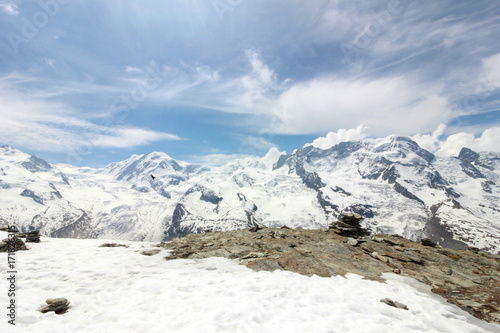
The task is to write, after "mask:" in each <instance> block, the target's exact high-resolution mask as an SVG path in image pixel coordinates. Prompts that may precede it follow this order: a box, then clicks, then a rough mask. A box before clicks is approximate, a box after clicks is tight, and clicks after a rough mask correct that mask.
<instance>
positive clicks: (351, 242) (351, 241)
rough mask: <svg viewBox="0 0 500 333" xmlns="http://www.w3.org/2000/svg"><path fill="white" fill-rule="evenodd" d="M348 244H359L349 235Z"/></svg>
mask: <svg viewBox="0 0 500 333" xmlns="http://www.w3.org/2000/svg"><path fill="white" fill-rule="evenodd" d="M347 244H349V245H350V246H356V245H358V241H357V240H356V239H354V238H352V237H348V238H347Z"/></svg>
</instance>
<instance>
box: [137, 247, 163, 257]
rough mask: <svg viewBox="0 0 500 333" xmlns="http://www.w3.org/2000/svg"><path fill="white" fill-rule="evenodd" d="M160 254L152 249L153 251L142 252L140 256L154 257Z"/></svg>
mask: <svg viewBox="0 0 500 333" xmlns="http://www.w3.org/2000/svg"><path fill="white" fill-rule="evenodd" d="M160 252H161V250H158V249H153V250H144V251H142V252H141V254H142V255H144V256H148V257H150V256H154V255H155V254H158V253H160Z"/></svg>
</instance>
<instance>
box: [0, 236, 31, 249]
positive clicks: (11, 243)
mask: <svg viewBox="0 0 500 333" xmlns="http://www.w3.org/2000/svg"><path fill="white" fill-rule="evenodd" d="M12 249H14V251H26V250H28V248H27V247H26V244H24V242H23V240H22V239H21V238H17V237H15V236H14V237H13V238H5V239H4V240H3V241H2V242H1V243H0V252H8V251H12Z"/></svg>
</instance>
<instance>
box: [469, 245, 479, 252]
mask: <svg viewBox="0 0 500 333" xmlns="http://www.w3.org/2000/svg"><path fill="white" fill-rule="evenodd" d="M467 250H469V251H472V252H474V253H479V249H478V248H477V247H474V246H467Z"/></svg>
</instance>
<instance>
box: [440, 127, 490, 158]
mask: <svg viewBox="0 0 500 333" xmlns="http://www.w3.org/2000/svg"><path fill="white" fill-rule="evenodd" d="M499 142H500V127H493V128H488V129H486V130H485V131H484V132H482V133H481V135H479V136H475V135H474V134H472V133H465V132H461V133H456V134H452V135H450V136H448V137H447V138H446V140H445V141H443V142H440V143H439V150H438V151H437V152H436V154H437V155H452V156H457V155H458V153H459V152H460V150H461V149H462V148H463V147H467V148H470V149H472V150H474V151H491V152H497V153H499V152H500V145H499V144H498V143H499Z"/></svg>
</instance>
